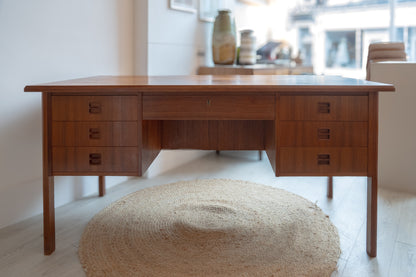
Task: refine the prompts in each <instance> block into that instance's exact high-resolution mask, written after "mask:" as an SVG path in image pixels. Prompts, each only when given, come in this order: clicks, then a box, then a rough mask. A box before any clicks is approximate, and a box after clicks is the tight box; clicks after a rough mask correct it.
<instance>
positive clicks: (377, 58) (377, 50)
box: [366, 42, 407, 80]
mask: <svg viewBox="0 0 416 277" xmlns="http://www.w3.org/2000/svg"><path fill="white" fill-rule="evenodd" d="M406 59H407V58H406V52H405V51H404V43H403V42H377V43H371V44H370V45H369V46H368V57H367V65H366V69H367V77H366V80H370V64H371V63H374V62H384V61H406Z"/></svg>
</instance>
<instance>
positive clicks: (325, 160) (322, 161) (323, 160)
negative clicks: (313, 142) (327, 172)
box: [317, 154, 331, 165]
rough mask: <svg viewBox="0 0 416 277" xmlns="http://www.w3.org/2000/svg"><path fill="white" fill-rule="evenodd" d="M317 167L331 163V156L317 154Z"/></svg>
mask: <svg viewBox="0 0 416 277" xmlns="http://www.w3.org/2000/svg"><path fill="white" fill-rule="evenodd" d="M317 162H318V165H329V164H330V162H331V155H329V154H318V156H317Z"/></svg>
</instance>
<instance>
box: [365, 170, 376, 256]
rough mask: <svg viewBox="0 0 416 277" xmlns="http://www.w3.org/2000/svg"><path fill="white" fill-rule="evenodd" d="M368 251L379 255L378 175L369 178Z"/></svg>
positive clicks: (372, 254)
mask: <svg viewBox="0 0 416 277" xmlns="http://www.w3.org/2000/svg"><path fill="white" fill-rule="evenodd" d="M367 253H368V255H369V256H370V257H375V256H377V177H374V176H373V177H368V179H367Z"/></svg>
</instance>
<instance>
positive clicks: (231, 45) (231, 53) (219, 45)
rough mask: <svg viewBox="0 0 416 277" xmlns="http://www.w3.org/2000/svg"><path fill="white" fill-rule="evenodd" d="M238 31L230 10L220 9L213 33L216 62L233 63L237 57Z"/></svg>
mask: <svg viewBox="0 0 416 277" xmlns="http://www.w3.org/2000/svg"><path fill="white" fill-rule="evenodd" d="M235 51H236V31H235V22H234V18H233V17H232V16H231V11H230V10H220V11H218V15H217V16H216V18H215V22H214V30H213V33H212V58H213V60H214V63H215V64H224V65H225V64H233V63H234V60H235V57H236V53H235Z"/></svg>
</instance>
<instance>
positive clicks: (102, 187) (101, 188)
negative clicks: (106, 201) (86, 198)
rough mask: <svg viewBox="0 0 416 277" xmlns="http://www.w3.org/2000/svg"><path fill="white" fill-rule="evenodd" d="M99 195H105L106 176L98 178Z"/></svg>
mask: <svg viewBox="0 0 416 277" xmlns="http://www.w3.org/2000/svg"><path fill="white" fill-rule="evenodd" d="M98 195H99V196H101V197H102V196H104V195H105V176H98Z"/></svg>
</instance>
